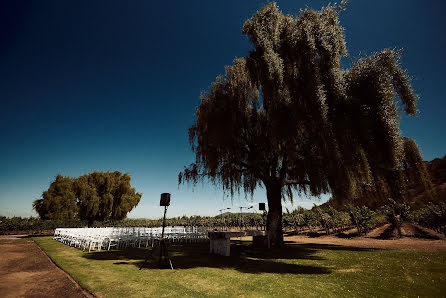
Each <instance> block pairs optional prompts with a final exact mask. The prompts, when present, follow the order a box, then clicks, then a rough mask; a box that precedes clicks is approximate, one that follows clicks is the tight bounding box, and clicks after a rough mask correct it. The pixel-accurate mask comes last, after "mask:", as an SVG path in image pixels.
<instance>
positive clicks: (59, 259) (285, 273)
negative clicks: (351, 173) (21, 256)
mask: <svg viewBox="0 0 446 298" xmlns="http://www.w3.org/2000/svg"><path fill="white" fill-rule="evenodd" d="M34 241H35V242H36V243H37V244H39V245H40V247H42V249H43V250H45V251H46V253H47V254H48V255H49V256H50V257H51V259H52V260H53V261H54V262H55V263H56V264H57V265H58V266H59V267H61V268H63V269H64V270H65V271H67V272H68V273H70V274H71V275H72V276H73V277H74V278H75V279H76V280H77V281H79V283H80V284H81V286H83V287H84V288H86V289H88V290H89V291H91V292H93V293H95V294H96V295H98V296H106V297H128V296H133V297H141V296H149V297H153V296H169V297H170V296H194V297H195V296H245V297H271V296H277V297H290V296H305V297H314V296H317V297H320V296H324V297H335V296H336V297H339V296H349V297H370V296H378V297H401V296H406V297H417V296H420V297H444V296H445V295H446V252H444V251H442V252H427V251H402V250H377V249H360V248H351V247H344V246H334V245H298V244H293V245H291V244H289V245H287V246H286V247H284V248H282V249H272V250H269V251H262V250H260V249H255V248H252V247H250V246H249V245H248V244H249V243H243V244H240V243H238V242H234V243H232V247H231V254H232V256H231V257H219V256H211V255H209V254H208V244H207V243H195V244H170V245H169V252H170V256H171V259H172V263H173V265H174V268H175V269H174V270H170V269H158V268H157V262H156V261H155V260H151V261H150V262H148V263H147V265H146V266H145V268H143V269H142V270H141V271H140V270H138V269H139V266H140V265H141V264H142V262H143V260H144V257H145V254H146V252H147V251H146V250H144V249H137V248H131V249H127V250H124V251H116V250H115V251H102V252H92V253H88V252H82V251H80V250H78V249H75V248H72V247H68V246H66V245H63V244H61V243H59V242H57V241H54V240H52V239H51V237H36V238H34Z"/></svg>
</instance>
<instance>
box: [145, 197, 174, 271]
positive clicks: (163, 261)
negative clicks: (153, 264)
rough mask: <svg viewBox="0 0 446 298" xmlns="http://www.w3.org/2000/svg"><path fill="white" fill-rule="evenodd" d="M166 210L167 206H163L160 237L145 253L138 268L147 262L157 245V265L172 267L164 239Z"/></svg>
mask: <svg viewBox="0 0 446 298" xmlns="http://www.w3.org/2000/svg"><path fill="white" fill-rule="evenodd" d="M166 212H167V206H164V218H163V230H162V232H161V238H159V239H157V241H156V243H155V245H154V246H153V248H152V250H151V251H150V252H149V253H148V254H147V256H146V259H145V260H144V263H143V264H142V265H141V267H140V268H139V270H141V269H142V267H144V266H145V265H146V263H147V260H148V259H149V258H151V257H152V255H153V252H154V251H155V249H156V248H157V247H159V248H160V256H159V259H158V265H159V266H160V268H170V269H173V266H172V261H171V260H170V258H169V252H168V250H167V243H166V241H165V240H164V228H165V227H166Z"/></svg>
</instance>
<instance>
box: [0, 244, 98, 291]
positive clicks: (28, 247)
mask: <svg viewBox="0 0 446 298" xmlns="http://www.w3.org/2000/svg"><path fill="white" fill-rule="evenodd" d="M0 253H1V257H0V297H70V298H71V297H92V296H91V295H89V294H88V293H87V292H85V291H83V290H82V289H81V288H80V287H79V285H78V284H77V283H75V282H74V281H73V280H72V279H71V278H70V277H69V276H68V275H67V274H66V273H65V272H64V271H62V270H61V269H59V268H58V267H57V266H56V265H54V264H53V263H52V262H51V260H50V259H49V258H48V257H47V255H46V254H45V253H44V252H43V251H42V250H41V249H40V248H39V247H38V246H37V244H36V243H34V241H32V240H31V239H30V238H23V236H0Z"/></svg>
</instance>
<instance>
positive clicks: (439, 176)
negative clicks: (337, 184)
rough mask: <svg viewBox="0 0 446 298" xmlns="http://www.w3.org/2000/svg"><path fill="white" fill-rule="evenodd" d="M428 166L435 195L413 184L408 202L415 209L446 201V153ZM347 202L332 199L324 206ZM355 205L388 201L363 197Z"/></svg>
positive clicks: (410, 186)
mask: <svg viewBox="0 0 446 298" xmlns="http://www.w3.org/2000/svg"><path fill="white" fill-rule="evenodd" d="M425 163H426V168H427V170H428V172H429V174H430V176H431V182H432V193H433V196H429V194H428V193H426V192H425V191H424V189H423V186H422V185H421V184H417V183H414V184H411V185H409V186H408V189H407V193H408V195H407V198H406V200H407V203H409V204H410V205H411V206H412V208H413V209H418V208H420V207H422V206H423V205H425V204H427V203H429V202H430V201H432V202H446V155H445V156H443V158H435V159H434V160H431V161H425ZM346 203H348V202H345V201H341V200H333V199H330V200H329V201H328V202H326V203H324V204H322V207H323V206H328V205H331V206H333V207H335V208H342V206H344V205H345V204H346ZM351 203H352V204H353V205H358V204H361V205H367V206H369V207H372V208H376V207H379V206H380V205H384V204H385V203H386V202H380V201H376V200H374V199H373V198H372V199H366V198H362V199H360V200H358V202H356V204H355V202H351Z"/></svg>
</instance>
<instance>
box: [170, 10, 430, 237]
mask: <svg viewBox="0 0 446 298" xmlns="http://www.w3.org/2000/svg"><path fill="white" fill-rule="evenodd" d="M343 8H344V6H343V4H341V5H340V6H327V7H324V8H322V9H321V10H320V11H315V10H312V9H305V10H304V11H301V13H300V14H299V15H298V16H296V17H293V16H290V15H283V14H282V13H281V12H280V11H279V8H278V7H277V5H276V4H275V3H270V4H268V5H267V6H265V7H264V8H262V9H261V10H260V11H258V12H257V13H255V14H254V15H253V16H252V17H251V18H250V19H249V20H247V21H246V22H245V24H244V26H243V30H242V32H243V33H244V34H245V35H247V36H248V37H249V39H250V41H251V42H252V44H253V47H254V50H252V51H251V52H250V53H249V54H248V55H247V56H246V57H244V58H237V59H235V60H234V63H233V65H230V66H226V72H225V76H218V77H217V78H216V80H215V82H214V83H213V84H212V85H211V87H210V89H209V90H208V92H206V93H204V94H202V96H201V103H200V105H199V106H198V108H197V111H196V119H195V123H194V124H193V125H192V127H191V128H190V129H189V139H190V143H191V145H192V149H193V151H194V152H195V154H196V161H195V163H193V164H191V165H190V166H189V167H187V168H185V169H184V171H183V172H181V173H180V174H179V182H180V183H182V182H183V181H184V180H186V181H188V182H192V183H196V182H197V181H198V180H199V179H203V178H205V177H207V178H209V179H210V180H211V181H212V182H213V183H214V184H220V185H221V186H222V187H223V189H224V190H226V191H229V192H230V193H231V195H234V194H235V193H236V192H240V190H242V189H243V190H244V192H245V193H250V194H252V193H253V192H254V189H255V188H256V187H257V186H259V185H263V186H265V188H266V191H267V198H268V204H269V210H270V213H269V215H268V230H269V231H270V232H271V233H272V236H273V242H277V243H280V242H281V239H282V234H281V222H282V220H281V216H282V212H281V200H282V198H283V197H288V198H289V199H291V200H292V199H293V191H297V192H298V193H303V194H308V195H313V196H319V195H321V194H323V193H329V192H331V193H332V195H333V197H335V198H345V200H350V199H353V198H357V197H360V196H361V195H362V194H363V193H365V192H368V193H372V194H373V196H374V197H377V198H383V197H389V196H390V197H401V196H403V195H404V185H405V180H406V179H407V178H406V177H405V173H406V172H405V171H404V169H408V168H409V169H410V170H411V171H410V177H412V176H413V177H422V178H423V179H425V178H426V177H425V176H423V175H424V174H423V173H422V174H421V175H420V171H421V172H422V170H423V168H422V164H420V163H419V161H420V160H421V158H420V157H419V151H418V149H417V147H416V144H415V142H413V141H412V140H409V139H407V138H404V139H403V138H402V137H401V135H400V130H399V113H398V104H399V103H398V102H397V101H396V100H395V99H399V101H400V103H401V105H402V106H403V108H404V111H405V113H406V114H408V115H413V114H415V113H416V112H417V110H416V102H417V100H418V96H417V95H416V94H415V93H414V91H413V89H412V87H411V85H410V78H409V76H408V75H407V73H406V71H405V70H403V69H402V68H401V67H400V64H399V59H400V56H399V53H398V52H396V51H393V50H390V49H385V50H383V51H382V52H380V53H377V54H374V55H372V56H369V57H364V58H362V59H360V60H358V61H356V62H355V63H354V64H353V65H352V67H351V69H347V70H344V69H342V68H341V63H340V62H341V57H343V56H345V55H346V54H347V49H346V44H345V37H344V30H343V28H342V27H341V26H340V25H339V20H338V12H339V11H340V10H342V9H343ZM410 179H412V178H410Z"/></svg>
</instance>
